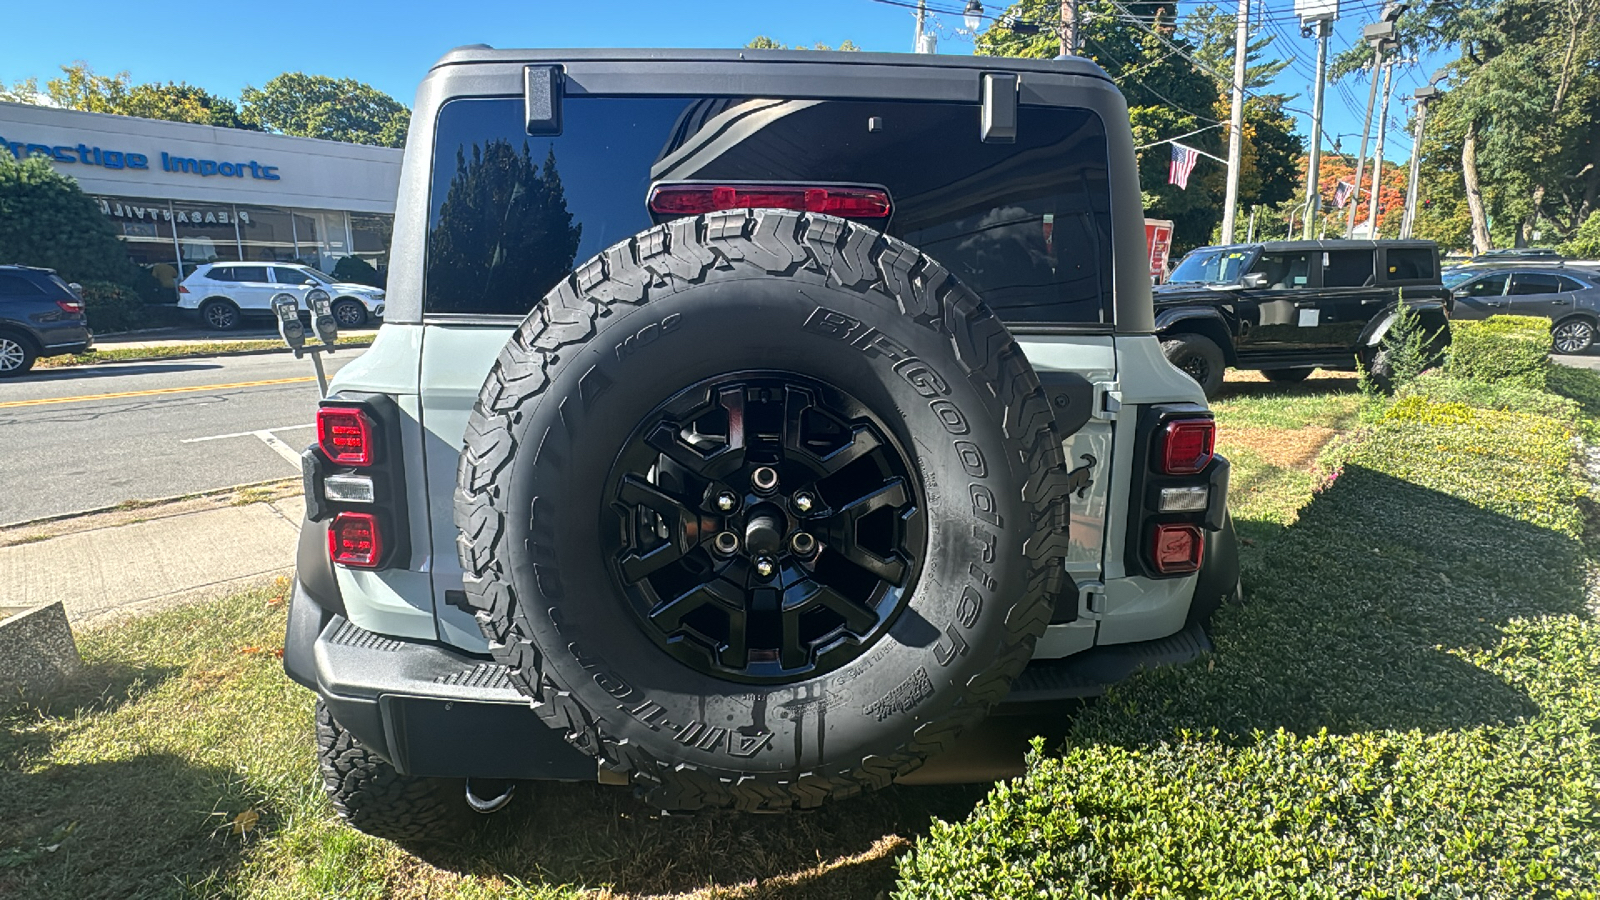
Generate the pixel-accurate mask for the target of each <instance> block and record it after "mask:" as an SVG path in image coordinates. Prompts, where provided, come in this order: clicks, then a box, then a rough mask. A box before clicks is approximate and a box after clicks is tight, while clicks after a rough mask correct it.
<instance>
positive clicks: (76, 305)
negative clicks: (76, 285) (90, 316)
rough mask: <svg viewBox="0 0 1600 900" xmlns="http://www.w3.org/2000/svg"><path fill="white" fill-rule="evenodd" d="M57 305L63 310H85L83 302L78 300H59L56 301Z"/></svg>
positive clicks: (78, 311) (70, 311)
mask: <svg viewBox="0 0 1600 900" xmlns="http://www.w3.org/2000/svg"><path fill="white" fill-rule="evenodd" d="M56 305H57V306H59V307H61V311H62V312H69V313H81V312H83V304H82V303H80V302H79V301H77V300H57V301H56Z"/></svg>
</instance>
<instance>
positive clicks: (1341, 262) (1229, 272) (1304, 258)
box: [1155, 240, 1450, 397]
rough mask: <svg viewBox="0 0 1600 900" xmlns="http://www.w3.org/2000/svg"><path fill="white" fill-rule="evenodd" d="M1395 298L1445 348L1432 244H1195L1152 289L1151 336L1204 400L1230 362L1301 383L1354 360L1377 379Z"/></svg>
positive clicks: (1441, 290)
mask: <svg viewBox="0 0 1600 900" xmlns="http://www.w3.org/2000/svg"><path fill="white" fill-rule="evenodd" d="M1402 297H1403V299H1404V300H1405V302H1406V304H1407V305H1408V306H1410V307H1411V308H1412V309H1414V310H1416V311H1417V313H1418V315H1419V316H1420V317H1421V320H1422V325H1423V327H1424V328H1425V329H1426V331H1427V332H1428V333H1429V334H1431V335H1434V336H1435V337H1434V338H1433V340H1434V342H1435V345H1436V346H1438V347H1442V346H1443V345H1444V344H1447V343H1449V324H1448V322H1447V321H1446V318H1447V315H1448V310H1449V303H1450V292H1449V290H1447V289H1446V288H1445V286H1444V283H1443V282H1441V281H1440V280H1439V249H1438V247H1437V246H1435V245H1434V243H1433V242H1432V241H1382V240H1380V241H1268V242H1266V243H1261V244H1230V245H1228V246H1225V247H1201V248H1200V249H1198V250H1195V251H1193V252H1191V253H1189V254H1188V255H1187V256H1185V257H1184V258H1183V261H1182V262H1180V263H1179V264H1178V267H1177V268H1176V269H1174V270H1173V271H1172V276H1171V277H1170V278H1168V279H1167V283H1166V284H1164V285H1161V286H1159V287H1157V288H1156V290H1155V303H1156V333H1157V334H1158V335H1159V336H1160V338H1161V347H1162V350H1163V351H1164V352H1165V353H1166V355H1167V359H1169V360H1171V361H1172V364H1173V365H1175V366H1177V367H1178V368H1180V369H1182V370H1183V371H1185V372H1187V373H1189V375H1190V376H1192V377H1193V378H1194V380H1195V381H1198V382H1200V386H1201V387H1202V388H1204V389H1205V392H1206V396H1207V397H1210V396H1213V395H1215V394H1216V392H1217V390H1218V389H1219V388H1221V387H1222V374H1223V370H1224V369H1225V368H1227V367H1229V366H1232V367H1234V368H1238V369H1259V370H1261V372H1262V374H1264V375H1266V376H1267V378H1268V379H1270V380H1272V381H1300V380H1302V379H1304V378H1305V377H1306V376H1307V375H1310V374H1311V370H1312V369H1315V368H1323V369H1353V368H1355V367H1356V366H1357V365H1358V364H1359V365H1361V366H1363V367H1365V368H1366V369H1367V370H1368V371H1369V372H1370V373H1371V374H1372V375H1373V376H1374V377H1375V378H1378V379H1380V380H1381V379H1385V378H1387V377H1388V376H1389V374H1390V373H1389V371H1388V362H1387V359H1386V354H1385V352H1384V350H1383V347H1382V341H1383V336H1384V335H1385V334H1386V333H1387V332H1388V330H1389V325H1390V323H1391V322H1392V321H1393V319H1394V314H1395V310H1396V308H1397V307H1398V304H1399V303H1400V301H1401V299H1402Z"/></svg>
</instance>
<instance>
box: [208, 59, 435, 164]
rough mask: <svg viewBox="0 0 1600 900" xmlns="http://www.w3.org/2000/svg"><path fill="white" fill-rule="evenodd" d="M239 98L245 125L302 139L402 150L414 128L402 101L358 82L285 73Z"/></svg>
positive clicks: (245, 91) (242, 94) (348, 79)
mask: <svg viewBox="0 0 1600 900" xmlns="http://www.w3.org/2000/svg"><path fill="white" fill-rule="evenodd" d="M239 99H240V102H241V107H242V112H241V115H242V117H243V119H244V121H246V122H249V123H251V124H252V125H254V126H256V127H259V128H261V129H263V130H265V131H271V132H276V133H278V134H292V135H295V136H297V137H310V138H321V139H323V140H328V141H344V142H346V143H351V144H374V145H377V146H379V147H401V146H404V145H405V137H406V129H407V128H408V127H409V126H410V124H411V111H410V110H409V109H407V108H406V107H405V106H404V105H403V104H401V103H400V101H398V100H396V99H394V98H393V97H391V96H389V95H388V94H385V93H384V92H382V91H380V90H378V89H377V88H375V87H372V86H371V85H368V84H363V83H362V82H359V81H356V80H355V79H353V78H330V77H328V76H326V75H307V74H305V73H304V72H285V73H284V74H282V75H279V76H277V77H275V78H273V79H272V80H270V81H268V82H267V83H266V84H264V85H262V86H261V87H260V88H255V87H247V88H245V89H244V91H243V92H241V93H240V95H239Z"/></svg>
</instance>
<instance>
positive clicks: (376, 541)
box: [328, 512, 383, 569]
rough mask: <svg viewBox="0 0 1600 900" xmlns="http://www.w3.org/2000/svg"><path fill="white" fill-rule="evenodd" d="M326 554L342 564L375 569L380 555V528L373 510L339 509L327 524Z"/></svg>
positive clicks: (381, 546)
mask: <svg viewBox="0 0 1600 900" xmlns="http://www.w3.org/2000/svg"><path fill="white" fill-rule="evenodd" d="M328 558H329V559H331V560H333V561H334V562H336V563H338V564H339V565H341V566H350V567H352V568H357V569H375V568H377V567H378V560H380V559H382V558H383V531H382V530H381V529H379V527H378V518H377V516H374V515H373V514H372V513H354V512H342V513H339V514H338V515H337V516H335V517H334V519H333V523H332V524H330V525H329V526H328Z"/></svg>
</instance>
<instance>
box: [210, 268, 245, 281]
mask: <svg viewBox="0 0 1600 900" xmlns="http://www.w3.org/2000/svg"><path fill="white" fill-rule="evenodd" d="M206 277H207V278H209V279H211V280H212V281H238V280H239V279H237V278H235V277H234V276H233V267H232V266H212V267H211V270H210V271H209V272H207V273H206Z"/></svg>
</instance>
